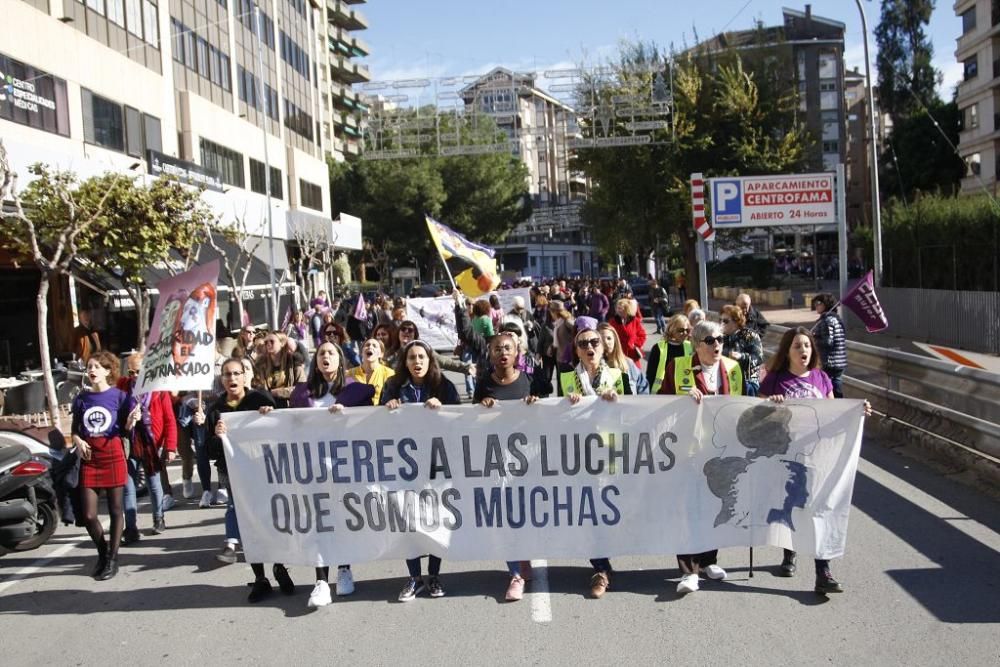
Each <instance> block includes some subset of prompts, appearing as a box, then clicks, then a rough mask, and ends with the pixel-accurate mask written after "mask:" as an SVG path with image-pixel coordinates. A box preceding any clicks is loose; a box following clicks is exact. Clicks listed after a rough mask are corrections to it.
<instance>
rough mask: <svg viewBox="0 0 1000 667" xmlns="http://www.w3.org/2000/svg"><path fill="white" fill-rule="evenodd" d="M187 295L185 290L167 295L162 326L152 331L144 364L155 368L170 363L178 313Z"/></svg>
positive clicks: (161, 321)
mask: <svg viewBox="0 0 1000 667" xmlns="http://www.w3.org/2000/svg"><path fill="white" fill-rule="evenodd" d="M186 296H187V295H186V294H185V293H184V292H175V293H174V294H169V295H166V296H165V297H162V296H161V298H166V302H165V303H164V305H163V312H162V314H161V316H160V326H159V327H158V329H157V330H156V331H153V332H150V336H149V341H150V345H149V349H148V350H146V358H145V361H144V366H145V367H146V368H155V367H159V366H163V365H164V364H167V363H169V360H170V346H171V341H172V339H173V335H174V324H175V323H176V321H177V314H178V313H179V312H180V310H181V304H182V303H183V300H184V298H185V297H186Z"/></svg>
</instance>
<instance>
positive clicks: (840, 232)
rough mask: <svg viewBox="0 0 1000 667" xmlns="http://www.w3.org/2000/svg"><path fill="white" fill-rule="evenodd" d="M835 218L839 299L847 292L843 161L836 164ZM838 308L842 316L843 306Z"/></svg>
mask: <svg viewBox="0 0 1000 667" xmlns="http://www.w3.org/2000/svg"><path fill="white" fill-rule="evenodd" d="M837 218H838V219H837V261H838V262H839V264H840V267H839V268H840V299H843V298H844V295H845V294H847V180H846V176H845V170H844V163H843V162H841V163H839V164H838V165H837ZM838 300H839V299H838ZM840 310H841V316H843V308H841V309H840Z"/></svg>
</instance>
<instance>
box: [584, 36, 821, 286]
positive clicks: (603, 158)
mask: <svg viewBox="0 0 1000 667" xmlns="http://www.w3.org/2000/svg"><path fill="white" fill-rule="evenodd" d="M780 55H781V54H780V53H777V52H774V51H772V50H767V49H760V50H753V49H750V50H746V51H742V52H741V53H740V54H736V53H734V52H724V53H714V54H712V53H701V52H699V50H698V49H697V47H696V48H695V49H691V50H689V51H687V52H686V53H685V54H683V55H682V56H680V57H679V58H675V59H671V58H670V57H668V56H667V55H665V54H663V53H662V52H661V51H660V49H659V48H658V47H657V46H656V45H653V44H644V43H625V44H623V45H622V47H621V51H620V54H619V59H618V61H617V62H616V63H614V64H613V65H612V66H611V67H612V69H613V71H614V74H613V76H612V77H610V78H609V79H605V80H604V81H603V82H588V85H587V87H586V89H585V91H584V95H586V98H585V99H581V101H580V103H579V104H578V107H579V106H582V105H584V104H587V100H588V99H591V98H592V97H593V93H592V92H591V91H592V90H594V89H595V88H596V90H597V93H596V94H597V96H598V98H599V99H600V100H611V99H612V98H614V97H622V96H633V97H634V96H636V95H642V96H648V95H650V94H651V90H652V85H653V82H654V80H655V74H654V72H657V71H666V72H668V73H669V68H671V67H672V68H673V89H674V96H673V128H672V130H671V129H661V130H655V131H654V132H653V134H652V137H651V139H652V141H653V142H654V143H653V145H638V146H629V147H623V148H602V149H584V150H581V151H579V154H578V156H577V158H576V159H575V160H574V161H573V165H574V167H575V168H577V169H580V170H581V171H583V172H584V173H585V174H587V175H588V176H590V177H591V179H592V181H593V183H594V185H593V187H592V188H591V192H590V198H589V199H588V200H587V202H586V204H585V205H584V209H583V217H584V221H585V222H586V223H587V224H588V225H590V227H591V229H592V231H593V236H594V239H595V241H596V242H597V244H598V246H599V247H600V248H601V250H602V251H603V252H604V253H605V254H607V255H614V254H617V253H622V254H623V255H625V256H632V255H634V254H636V253H637V254H638V255H639V256H640V257H647V256H649V254H650V252H651V251H653V249H654V248H655V247H656V244H657V241H658V240H659V241H661V242H667V241H669V240H670V237H675V238H676V239H677V241H678V242H679V243H680V245H681V247H682V248H683V250H684V256H685V271H686V274H687V285H688V293H689V294H695V293H697V290H698V284H697V276H698V271H697V263H696V259H695V242H696V239H695V235H694V230H693V228H692V223H691V204H690V199H691V196H690V188H689V186H688V181H689V178H690V175H691V173H694V172H702V173H704V174H705V176H706V177H707V176H710V175H719V176H721V175H729V174H742V175H756V174H771V173H782V172H787V171H789V170H791V169H793V168H796V167H798V166H800V165H802V164H803V163H804V161H805V158H806V148H807V147H808V145H809V138H808V135H807V133H806V130H805V128H804V127H803V125H802V124H801V123H800V122H799V120H798V118H797V115H796V109H797V101H796V98H795V92H794V91H795V88H794V86H795V83H794V82H795V81H796V79H795V74H794V69H793V67H792V63H791V59H790V57H788V56H787V55H786V56H785V57H783V58H782V57H779V56H780ZM581 97H583V95H582V96H581ZM626 120H627V119H616V120H613V121H611V122H613V123H619V124H621V123H624V122H625V121H626ZM583 129H584V131H585V134H586V133H590V134H592V133H593V132H594V130H595V128H593V127H588V126H586V124H584V128H583ZM619 129H623V128H619Z"/></svg>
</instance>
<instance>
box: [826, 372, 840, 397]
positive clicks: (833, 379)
mask: <svg viewBox="0 0 1000 667" xmlns="http://www.w3.org/2000/svg"><path fill="white" fill-rule="evenodd" d="M823 371H824V372H825V373H826V374H827V376H829V378H830V384H832V385H833V397H834V398H843V397H844V369H843V368H824V369H823Z"/></svg>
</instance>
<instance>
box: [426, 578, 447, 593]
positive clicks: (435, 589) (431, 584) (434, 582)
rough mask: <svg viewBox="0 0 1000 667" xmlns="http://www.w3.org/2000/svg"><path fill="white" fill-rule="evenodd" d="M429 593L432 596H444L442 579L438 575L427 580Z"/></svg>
mask: <svg viewBox="0 0 1000 667" xmlns="http://www.w3.org/2000/svg"><path fill="white" fill-rule="evenodd" d="M427 594H428V595H430V596H431V597H432V598H443V597H444V589H443V588H442V587H441V580H440V579H438V578H437V577H431V578H430V581H428V582H427Z"/></svg>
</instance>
